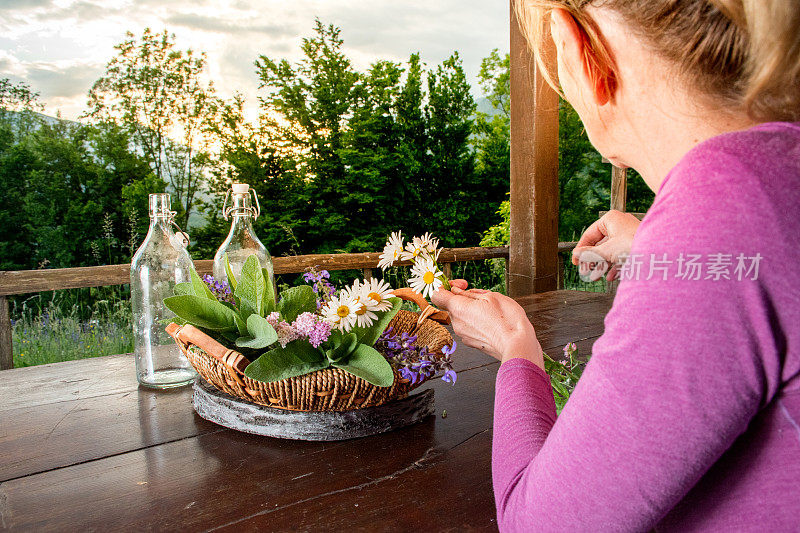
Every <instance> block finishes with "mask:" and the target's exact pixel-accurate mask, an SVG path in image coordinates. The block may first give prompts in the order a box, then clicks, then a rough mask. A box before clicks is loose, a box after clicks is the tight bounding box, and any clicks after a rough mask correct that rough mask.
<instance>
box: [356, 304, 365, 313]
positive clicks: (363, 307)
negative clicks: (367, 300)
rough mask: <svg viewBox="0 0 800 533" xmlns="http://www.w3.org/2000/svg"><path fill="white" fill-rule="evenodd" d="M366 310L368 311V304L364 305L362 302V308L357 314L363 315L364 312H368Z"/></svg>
mask: <svg viewBox="0 0 800 533" xmlns="http://www.w3.org/2000/svg"><path fill="white" fill-rule="evenodd" d="M366 312H367V306H366V305H364V304H361V308H360V309H359V310H358V311H356V314H357V315H358V316H361V315H363V314H364V313H366Z"/></svg>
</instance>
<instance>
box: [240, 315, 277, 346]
mask: <svg viewBox="0 0 800 533" xmlns="http://www.w3.org/2000/svg"><path fill="white" fill-rule="evenodd" d="M247 332H248V333H249V334H250V336H249V337H239V338H238V339H236V346H239V347H240V348H252V349H254V350H261V349H263V348H266V347H267V346H269V345H270V344H272V343H274V342H275V341H277V340H278V333H277V332H276V331H275V328H273V327H272V324H270V323H269V322H267V319H265V318H263V317H260V316H258V315H255V314H253V315H250V316H249V317H247Z"/></svg>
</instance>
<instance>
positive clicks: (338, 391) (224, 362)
mask: <svg viewBox="0 0 800 533" xmlns="http://www.w3.org/2000/svg"><path fill="white" fill-rule="evenodd" d="M423 302H424V300H423ZM437 313H438V314H441V313H442V312H441V311H438V312H437ZM431 314H432V313H431V309H430V308H426V309H424V310H423V312H422V313H413V312H411V311H405V310H400V311H399V312H398V313H397V315H396V316H395V317H394V318H393V319H392V321H391V322H390V323H389V327H391V328H392V331H393V332H394V333H396V334H402V333H408V334H410V335H417V341H416V344H417V345H418V346H427V347H428V353H431V354H438V355H441V354H442V348H443V347H444V346H447V345H450V344H452V342H453V338H452V337H451V336H450V332H449V331H448V330H447V329H446V328H445V327H444V326H443V325H441V324H439V323H437V322H435V321H434V320H431V319H430V318H425V316H431ZM420 319H421V320H420ZM445 319H446V317H445ZM167 332H168V333H169V334H170V335H171V336H172V338H173V339H175V342H176V343H177V344H178V346H180V348H181V351H182V352H183V353H184V354H185V355H186V357H187V358H188V359H189V362H190V363H191V364H192V366H193V367H194V368H195V370H197V372H198V373H199V374H200V375H201V376H202V377H203V379H205V380H206V381H207V382H209V383H211V384H213V385H214V386H215V387H216V388H218V389H219V390H221V391H223V392H225V393H227V394H230V395H231V396H234V397H236V398H242V399H244V400H247V401H250V402H253V403H257V404H260V405H266V406H269V407H276V408H278V409H287V410H292V411H349V410H353V409H361V408H364V407H374V406H377V405H382V404H385V403H386V402H389V401H391V400H395V399H398V398H405V397H406V396H407V395H408V393H409V392H410V391H411V390H413V389H414V388H416V387H418V386H419V385H421V384H422V381H420V382H418V383H416V384H413V385H412V384H411V382H410V381H408V380H406V379H403V378H402V377H400V375H399V374H398V373H397V371H395V376H394V383H393V384H392V386H391V387H377V386H375V385H372V384H371V383H369V382H367V381H365V380H364V379H361V378H359V377H356V376H354V375H353V374H350V373H349V372H345V371H344V370H342V369H339V368H333V367H331V368H326V369H324V370H318V371H316V372H312V373H310V374H305V375H303V376H297V377H294V378H290V379H284V380H281V381H275V382H272V383H264V382H261V381H255V380H253V379H250V378H249V377H247V376H245V375H244V369H245V368H246V367H247V365H248V364H250V361H249V360H247V358H246V357H245V356H244V355H242V354H241V353H239V352H237V351H235V350H232V349H229V348H226V347H225V346H223V345H222V344H220V343H219V342H217V341H216V340H214V339H213V338H211V337H209V336H208V335H206V334H205V333H203V332H202V331H200V330H199V329H198V328H195V327H194V326H191V325H186V326H179V325H178V324H175V323H172V324H170V325H169V326H168V327H167Z"/></svg>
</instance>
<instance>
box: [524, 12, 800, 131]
mask: <svg viewBox="0 0 800 533" xmlns="http://www.w3.org/2000/svg"><path fill="white" fill-rule="evenodd" d="M589 5H593V6H596V7H602V8H608V9H611V10H613V11H615V12H617V13H618V14H619V15H621V17H622V19H623V20H624V21H625V22H626V23H627V24H628V26H629V27H630V28H631V30H632V31H633V32H635V33H636V34H637V35H638V36H639V37H640V38H642V39H643V40H644V41H645V42H647V43H648V44H649V45H650V46H652V47H653V49H654V50H656V51H657V52H658V53H659V54H661V55H662V56H663V57H665V58H667V59H669V60H671V61H673V62H674V64H675V65H676V66H677V67H678V68H679V69H680V71H681V72H682V73H683V74H685V75H686V79H688V80H690V82H691V83H693V84H694V86H696V87H697V88H698V89H700V90H701V91H703V92H705V93H706V94H707V95H709V96H711V97H713V98H715V99H717V100H719V99H723V100H724V101H725V103H726V104H728V105H734V106H738V107H739V108H740V109H742V110H743V111H745V112H746V113H747V114H748V115H749V116H750V117H751V118H752V119H754V120H757V121H798V120H800V2H798V0H516V1H515V9H516V15H517V18H518V20H519V22H520V25H521V27H522V31H523V33H524V34H525V35H526V37H527V38H528V41H529V43H530V45H531V47H532V49H533V51H534V54H535V56H536V60H537V62H538V63H539V65H540V67H541V68H542V72H543V74H544V76H545V78H546V79H547V80H548V82H549V83H550V84H551V85H553V86H554V87H556V83H555V81H554V78H555V76H554V74H553V73H552V72H551V71H550V70H549V69H550V68H552V65H548V64H546V61H545V60H544V58H543V56H544V53H545V50H546V46H545V44H546V40H548V39H549V21H550V11H552V10H553V9H564V10H565V11H567V12H568V13H569V14H570V15H571V16H572V17H573V18H574V19H575V21H576V23H577V25H578V27H579V28H580V31H581V32H582V33H583V37H584V40H585V43H586V46H585V54H586V58H585V59H586V61H587V64H588V65H589V67H590V68H589V72H590V74H591V75H592V76H593V77H595V81H597V82H599V83H601V84H604V85H605V86H606V87H608V88H610V89H613V87H614V86H615V84H616V65H615V64H614V60H613V57H612V55H611V53H610V51H609V47H608V44H607V43H606V42H604V40H603V36H602V34H601V33H600V31H599V29H598V28H597V26H596V24H595V23H594V21H593V20H592V18H591V16H590V14H589V13H588V12H587V10H586V8H587V7H588V6H589Z"/></svg>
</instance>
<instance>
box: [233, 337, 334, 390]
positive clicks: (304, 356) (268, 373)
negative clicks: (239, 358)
mask: <svg viewBox="0 0 800 533" xmlns="http://www.w3.org/2000/svg"><path fill="white" fill-rule="evenodd" d="M329 366H330V362H329V361H328V360H327V359H326V358H325V357H323V355H322V353H321V352H320V351H319V350H317V349H316V348H314V347H313V346H311V345H310V344H308V343H307V342H303V341H294V342H290V343H289V344H287V345H286V347H285V348H281V347H280V346H279V347H277V348H275V349H273V350H270V351H269V352H267V353H265V354H264V355H262V356H261V357H259V358H258V359H256V360H255V361H253V362H252V363H250V364H249V365H247V368H245V369H244V375H245V376H247V377H249V378H250V379H254V380H256V381H263V382H265V383H271V382H273V381H280V380H282V379H289V378H293V377H297V376H302V375H305V374H309V373H311V372H316V371H317V370H322V369H324V368H328V367H329Z"/></svg>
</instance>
